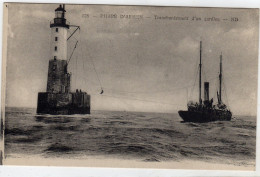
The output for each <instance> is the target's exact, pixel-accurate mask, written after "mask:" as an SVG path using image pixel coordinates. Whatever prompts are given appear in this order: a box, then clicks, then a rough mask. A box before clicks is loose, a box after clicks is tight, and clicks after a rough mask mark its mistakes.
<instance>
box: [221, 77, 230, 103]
mask: <svg viewBox="0 0 260 177" xmlns="http://www.w3.org/2000/svg"><path fill="white" fill-rule="evenodd" d="M222 78H223V86H224V91H225V96H226V98H227V105H228V107H229V103H228V97H227V91H226V86H225V82H224V76H223V75H222Z"/></svg>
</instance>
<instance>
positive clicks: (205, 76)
mask: <svg viewBox="0 0 260 177" xmlns="http://www.w3.org/2000/svg"><path fill="white" fill-rule="evenodd" d="M203 66H204V65H202V69H201V70H202V73H203V75H204V78H205V81H207V75H206V74H205V69H204V67H203Z"/></svg>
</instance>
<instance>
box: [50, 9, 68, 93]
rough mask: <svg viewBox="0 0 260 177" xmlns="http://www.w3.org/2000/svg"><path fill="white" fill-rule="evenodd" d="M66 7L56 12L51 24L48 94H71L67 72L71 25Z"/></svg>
mask: <svg viewBox="0 0 260 177" xmlns="http://www.w3.org/2000/svg"><path fill="white" fill-rule="evenodd" d="M65 13H66V11H65V5H63V6H61V5H60V6H59V7H58V8H57V9H56V10H55V18H54V19H53V20H52V21H51V23H50V28H51V40H50V41H51V43H50V60H49V69H48V81H47V92H52V93H68V92H70V74H69V73H68V71H67V66H68V63H67V37H68V35H67V34H68V29H69V24H68V22H67V21H66V18H65Z"/></svg>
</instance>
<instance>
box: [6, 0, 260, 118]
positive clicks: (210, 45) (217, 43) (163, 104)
mask: <svg viewBox="0 0 260 177" xmlns="http://www.w3.org/2000/svg"><path fill="white" fill-rule="evenodd" d="M57 7H58V4H21V3H20V4H18V3H17V4H15V3H11V4H9V5H8V7H7V8H8V24H7V25H6V26H5V27H6V28H7V30H8V40H7V66H6V67H7V78H6V85H7V88H6V105H7V106H15V107H36V106H37V94H38V92H45V91H46V85H47V71H48V61H49V59H50V58H49V57H50V32H51V31H50V27H49V24H50V21H51V20H52V19H53V18H54V10H55V9H56V8H57ZM66 11H67V13H66V18H67V20H68V21H69V22H70V24H71V25H79V26H80V31H77V32H76V33H75V34H74V35H73V37H72V38H71V39H70V40H69V41H68V56H70V54H71V52H72V49H73V47H74V45H75V43H76V41H77V40H78V47H77V48H76V50H75V52H74V54H73V56H72V59H71V61H70V64H69V72H71V73H72V90H75V89H77V88H78V89H82V90H84V91H87V92H88V93H89V94H90V95H91V106H92V109H93V110H119V111H146V112H150V111H152V112H177V111H178V110H180V109H184V110H185V109H187V107H186V105H187V102H188V101H189V100H194V101H198V87H199V86H198V75H197V74H196V73H197V69H198V64H199V63H198V61H199V43H200V41H202V47H203V49H202V68H203V70H202V73H203V74H202V75H203V77H202V81H203V82H204V81H209V82H210V98H211V97H213V98H214V100H215V101H216V100H217V99H216V88H217V87H218V79H217V77H218V74H219V55H220V54H221V53H222V55H223V75H224V86H225V88H223V92H224V94H223V101H224V102H225V103H226V104H228V106H229V107H230V109H231V111H232V112H233V114H234V115H256V109H257V69H258V68H257V65H258V39H259V37H258V30H259V29H258V26H259V25H258V10H257V9H228V8H222V9H221V8H184V7H149V6H104V5H66ZM83 14H88V16H89V18H86V15H85V16H83ZM102 14H116V15H117V18H101V16H103V17H104V16H105V15H102ZM126 15H137V16H136V17H140V16H142V18H139V19H127V18H120V17H126ZM155 16H156V17H166V19H158V18H157V19H156V18H155ZM169 17H172V19H176V17H178V18H179V17H183V19H188V20H170V19H169ZM174 17H175V18H174ZM193 17H196V18H193ZM212 17H215V18H214V19H216V18H217V19H220V21H209V20H214V19H213V18H212ZM198 18H200V19H201V20H198V21H196V20H192V19H198ZM205 18H206V20H207V21H205ZM231 18H233V19H235V18H237V19H238V21H231ZM223 19H227V20H223ZM74 29H75V28H70V30H69V33H72V32H73V30H74ZM94 66H95V67H94ZM99 80H100V82H99ZM101 87H102V88H103V89H104V94H102V95H100V94H99V93H100V91H101ZM202 91H203V90H202ZM202 95H203V94H202Z"/></svg>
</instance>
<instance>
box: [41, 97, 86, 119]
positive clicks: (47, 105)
mask: <svg viewBox="0 0 260 177" xmlns="http://www.w3.org/2000/svg"><path fill="white" fill-rule="evenodd" d="M37 113H38V114H52V115H71V114H90V95H88V94H87V93H85V92H73V93H72V92H70V93H48V92H42V93H39V94H38V105H37Z"/></svg>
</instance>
